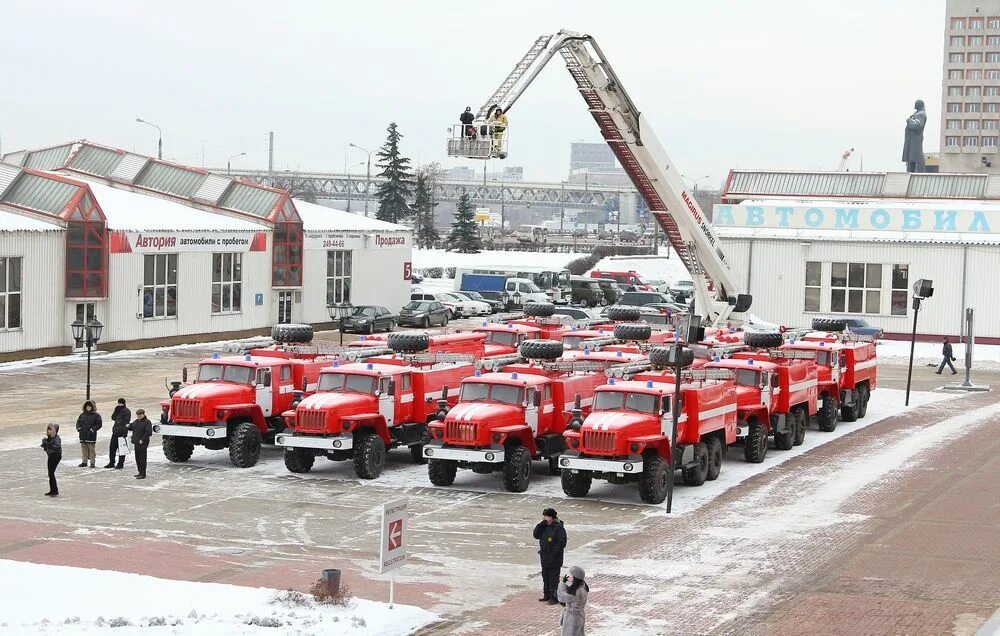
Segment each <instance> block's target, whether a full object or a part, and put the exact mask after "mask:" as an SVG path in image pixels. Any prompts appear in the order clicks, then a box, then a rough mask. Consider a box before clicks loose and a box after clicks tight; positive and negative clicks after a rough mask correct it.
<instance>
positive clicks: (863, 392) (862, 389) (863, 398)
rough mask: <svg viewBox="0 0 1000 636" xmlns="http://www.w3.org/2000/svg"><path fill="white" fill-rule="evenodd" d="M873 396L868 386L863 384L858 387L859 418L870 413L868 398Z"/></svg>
mask: <svg viewBox="0 0 1000 636" xmlns="http://www.w3.org/2000/svg"><path fill="white" fill-rule="evenodd" d="M871 396H872V394H871V392H870V391H868V387H866V386H865V385H863V384H862V385H861V386H859V387H858V419H859V420H860V419H861V418H863V417H864V416H865V415H868V399H869V398H870V397H871Z"/></svg>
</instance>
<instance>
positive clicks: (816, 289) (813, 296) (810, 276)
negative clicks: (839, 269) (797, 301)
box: [805, 261, 823, 311]
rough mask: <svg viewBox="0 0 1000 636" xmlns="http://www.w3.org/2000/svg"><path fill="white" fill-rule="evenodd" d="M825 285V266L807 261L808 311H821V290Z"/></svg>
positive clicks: (806, 306)
mask: <svg viewBox="0 0 1000 636" xmlns="http://www.w3.org/2000/svg"><path fill="white" fill-rule="evenodd" d="M822 284H823V264H822V263H819V262H817V261H806V298H805V310H806V311H819V300H820V289H821V286H822Z"/></svg>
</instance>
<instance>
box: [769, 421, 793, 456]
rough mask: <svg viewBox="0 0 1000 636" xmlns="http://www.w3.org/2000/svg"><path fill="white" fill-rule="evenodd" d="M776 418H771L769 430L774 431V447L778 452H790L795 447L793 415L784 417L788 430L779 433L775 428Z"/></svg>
mask: <svg viewBox="0 0 1000 636" xmlns="http://www.w3.org/2000/svg"><path fill="white" fill-rule="evenodd" d="M775 418H776V416H772V417H771V430H773V431H774V447H775V448H776V449H778V450H792V446H794V445H795V414H794V413H788V414H787V415H785V422H786V425H787V427H788V429H789V430H787V431H785V432H784V433H779V432H778V431H777V429H776V428H775V421H776V419H775Z"/></svg>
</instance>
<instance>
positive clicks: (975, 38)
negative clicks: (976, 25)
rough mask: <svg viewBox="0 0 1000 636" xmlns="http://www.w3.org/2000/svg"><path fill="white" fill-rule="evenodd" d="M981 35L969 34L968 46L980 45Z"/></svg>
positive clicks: (981, 42)
mask: <svg viewBox="0 0 1000 636" xmlns="http://www.w3.org/2000/svg"><path fill="white" fill-rule="evenodd" d="M982 45H983V36H981V35H970V36H969V46H982Z"/></svg>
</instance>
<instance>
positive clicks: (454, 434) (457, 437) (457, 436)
mask: <svg viewBox="0 0 1000 636" xmlns="http://www.w3.org/2000/svg"><path fill="white" fill-rule="evenodd" d="M476 439H477V438H476V424H475V423H474V422H448V423H447V424H446V425H445V440H447V441H449V442H475V441H476Z"/></svg>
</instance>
